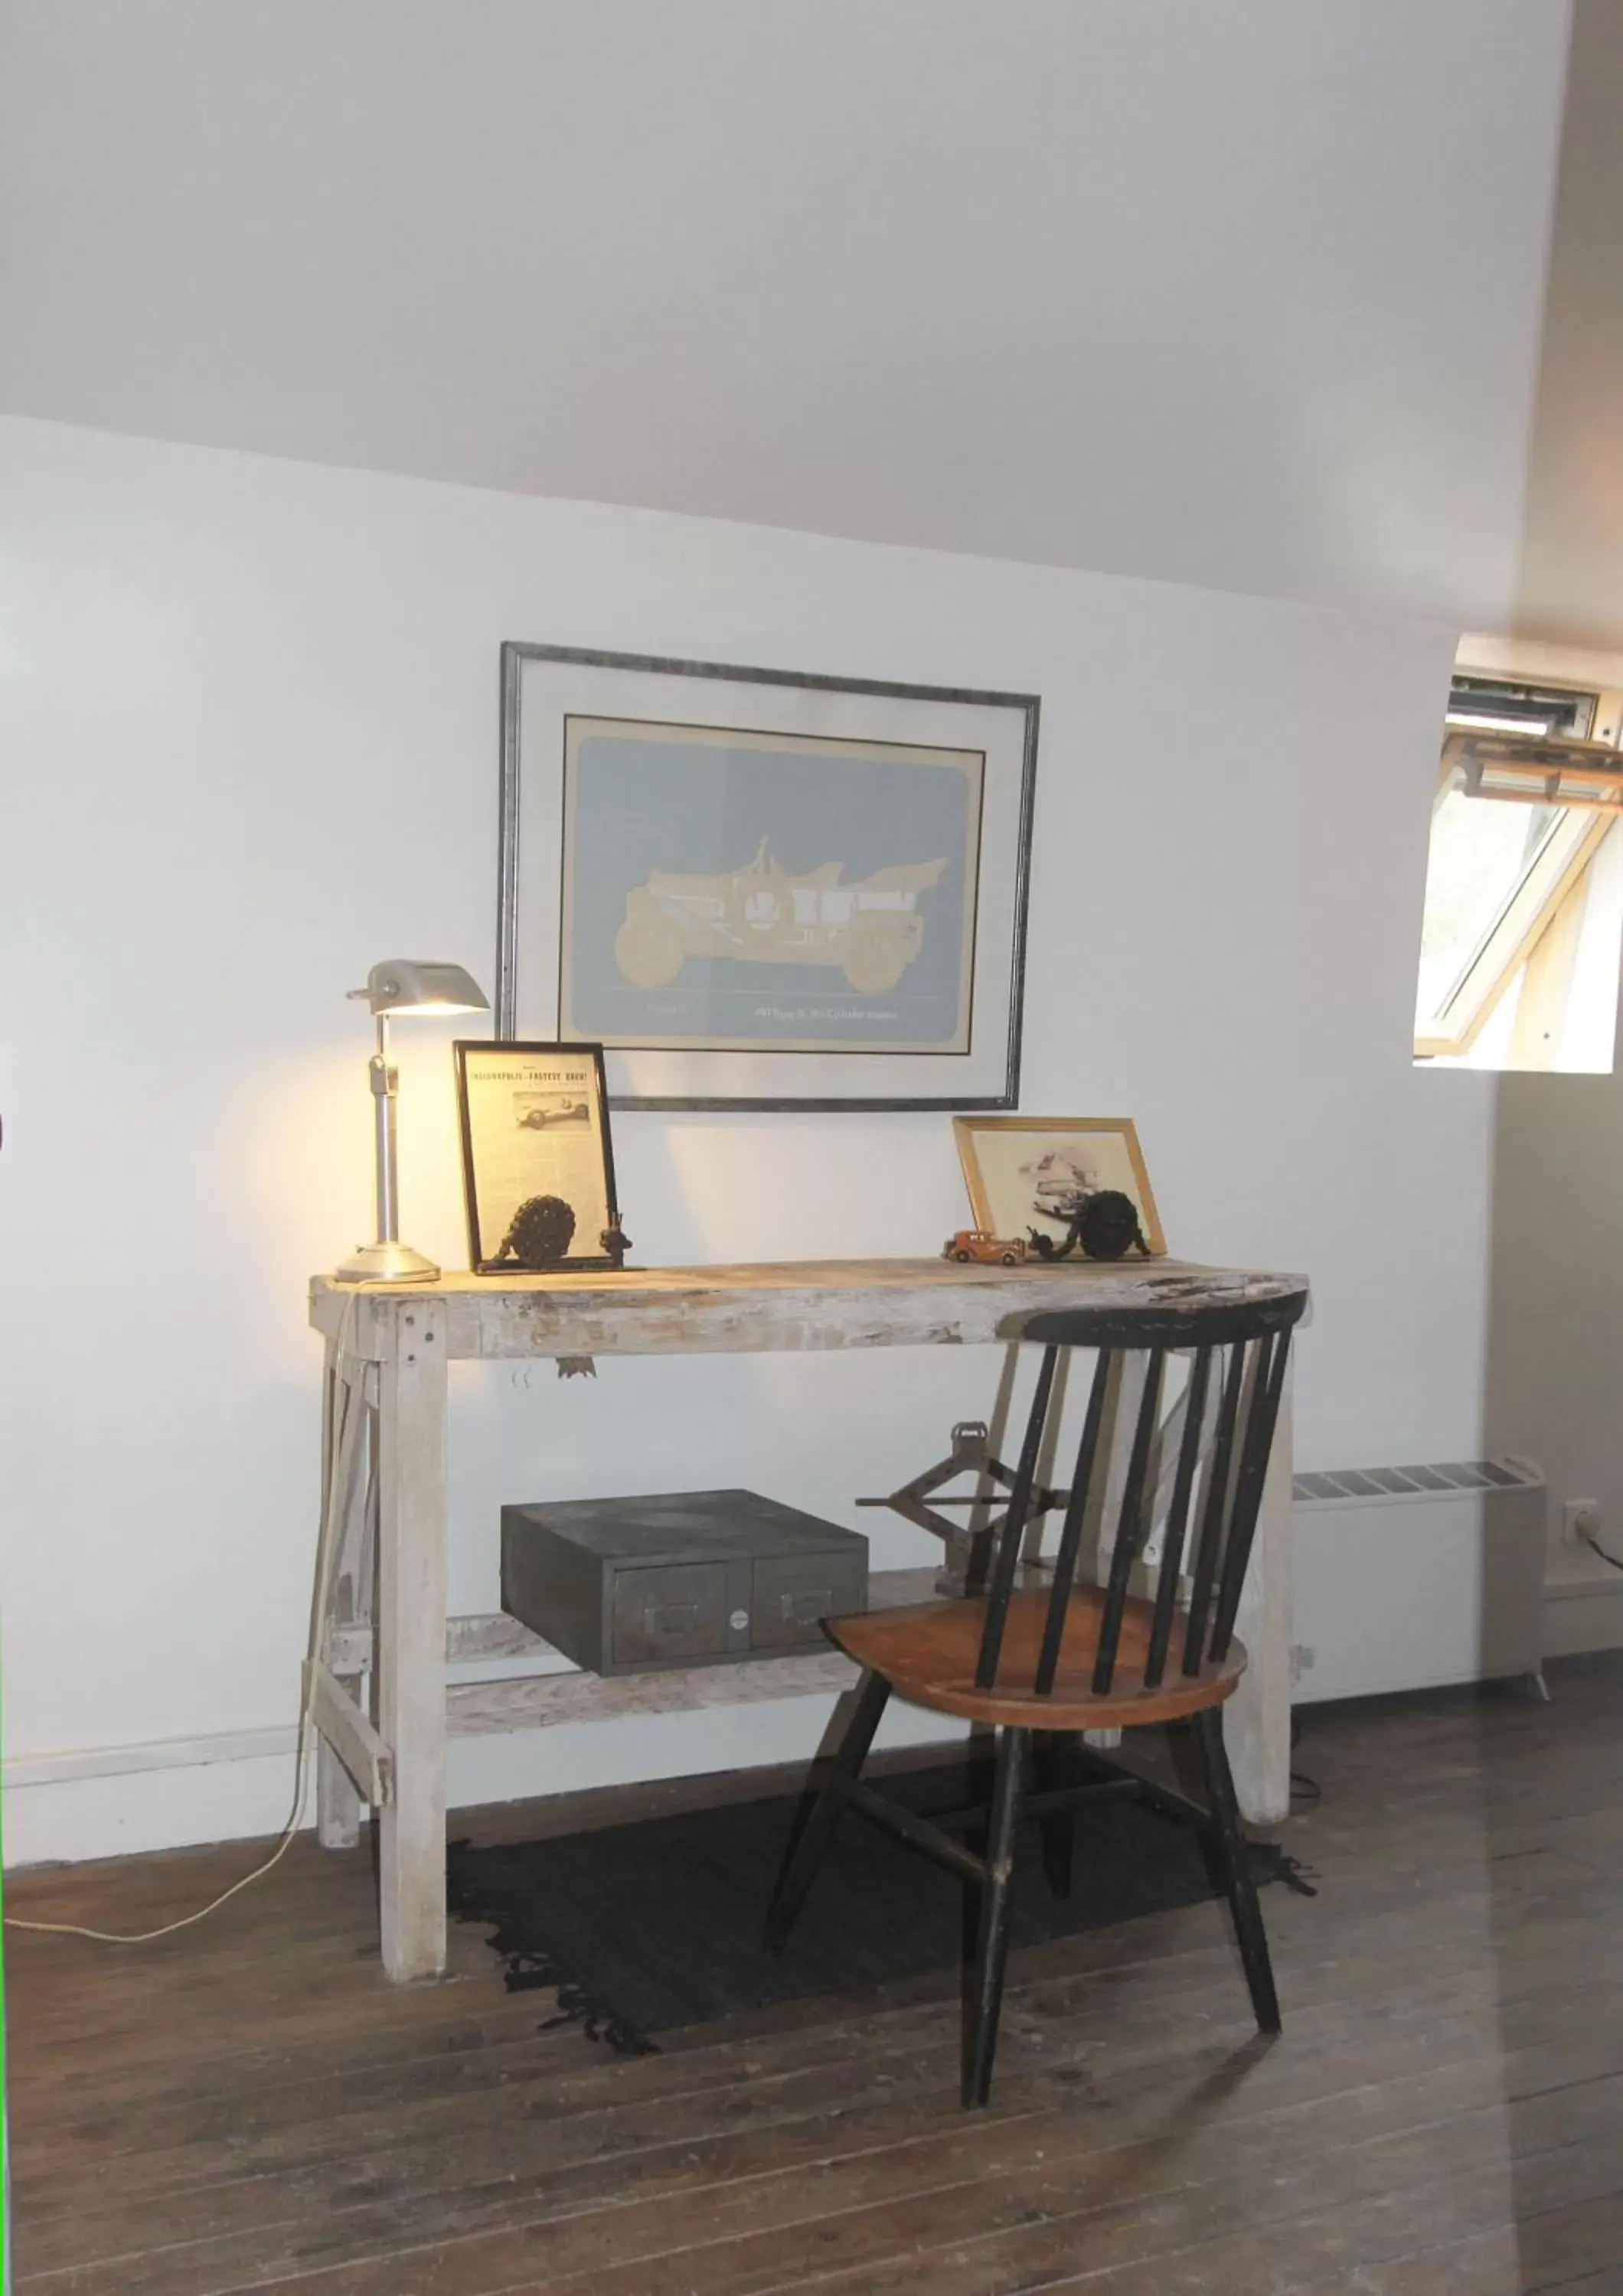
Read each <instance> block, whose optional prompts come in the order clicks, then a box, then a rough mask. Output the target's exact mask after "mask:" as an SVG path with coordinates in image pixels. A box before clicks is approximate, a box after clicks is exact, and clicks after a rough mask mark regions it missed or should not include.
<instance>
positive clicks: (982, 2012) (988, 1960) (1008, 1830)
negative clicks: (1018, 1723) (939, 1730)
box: [963, 1729, 1031, 2105]
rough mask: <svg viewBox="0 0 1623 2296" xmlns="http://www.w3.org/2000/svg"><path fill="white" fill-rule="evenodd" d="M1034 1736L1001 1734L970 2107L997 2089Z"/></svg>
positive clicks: (967, 2066) (971, 2038)
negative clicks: (1012, 1900)
mask: <svg viewBox="0 0 1623 2296" xmlns="http://www.w3.org/2000/svg"><path fill="white" fill-rule="evenodd" d="M1030 1737H1031V1733H1030V1732H1029V1731H1028V1730H1007V1729H1006V1730H1003V1731H1001V1732H1000V1734H999V1737H998V1761H997V1775H996V1778H995V1780H994V1782H993V1789H992V1820H991V1824H990V1825H989V1827H988V1829H987V1835H986V1881H985V1887H984V1889H983V1890H982V1893H981V1923H980V1936H979V1938H978V1939H977V1940H976V1950H975V1978H974V1984H975V1991H974V1997H973V1999H972V2001H971V2004H970V2017H969V2030H968V2048H967V2049H966V2051H965V2054H964V2087H963V2098H964V2103H966V2104H967V2105H981V2104H985V2102H986V2100H987V2098H988V2097H989V2096H990V2095H991V2093H992V2061H993V2056H994V2055H995V2054H996V2053H997V2046H998V2015H999V2013H1000V2011H1001V2008H1002V2006H1003V1971H1004V1967H1005V1965H1006V1964H1007V1962H1008V1959H1009V1877H1010V1874H1011V1872H1012V1870H1013V1866H1014V1846H1015V1830H1016V1828H1017V1825H1019V1822H1020V1785H1021V1780H1022V1778H1023V1776H1024V1774H1025V1769H1026V1758H1027V1755H1028V1752H1029V1751H1030V1749H1029V1741H1030Z"/></svg>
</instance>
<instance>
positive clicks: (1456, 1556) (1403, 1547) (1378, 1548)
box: [1291, 1458, 1545, 1705]
mask: <svg viewBox="0 0 1623 2296" xmlns="http://www.w3.org/2000/svg"><path fill="white" fill-rule="evenodd" d="M1291 1493H1292V1497H1293V1499H1294V1502H1295V1505H1294V1507H1293V1510H1292V1513H1293V1516H1294V1521H1295V1531H1296V1535H1295V1541H1294V1547H1295V1552H1294V1556H1293V1568H1294V1578H1293V1587H1294V1592H1293V1616H1294V1627H1293V1631H1292V1636H1291V1639H1292V1641H1293V1643H1294V1644H1295V1646H1296V1647H1295V1650H1294V1652H1293V1653H1292V1656H1293V1662H1294V1672H1295V1676H1296V1688H1295V1692H1294V1693H1293V1694H1294V1696H1295V1698H1296V1699H1297V1701H1298V1703H1301V1704H1304V1705H1305V1704H1308V1703H1310V1702H1314V1701H1316V1700H1319V1699H1324V1698H1362V1697H1367V1696H1369V1695H1370V1694H1371V1693H1374V1692H1378V1691H1387V1690H1423V1689H1429V1688H1430V1687H1432V1686H1433V1685H1437V1684H1440V1683H1446V1682H1479V1681H1489V1680H1492V1679H1493V1678H1494V1677H1497V1676H1503V1675H1516V1674H1526V1675H1536V1674H1537V1673H1538V1671H1539V1668H1540V1665H1541V1663H1542V1659H1543V1649H1542V1644H1541V1628H1542V1624H1543V1612H1544V1576H1545V1479H1544V1476H1543V1475H1542V1474H1541V1473H1540V1472H1539V1470H1538V1469H1537V1468H1536V1467H1535V1466H1533V1465H1532V1464H1530V1463H1529V1462H1528V1460H1526V1459H1511V1458H1504V1459H1474V1460H1469V1461H1464V1462H1461V1463H1457V1464H1446V1465H1440V1466H1429V1467H1344V1468H1339V1469H1337V1470H1336V1471H1335V1472H1333V1473H1324V1474H1311V1475H1298V1476H1297V1477H1296V1478H1295V1480H1294V1481H1293V1483H1292V1486H1291Z"/></svg>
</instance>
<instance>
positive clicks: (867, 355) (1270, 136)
mask: <svg viewBox="0 0 1623 2296" xmlns="http://www.w3.org/2000/svg"><path fill="white" fill-rule="evenodd" d="M1567 37H1568V12H1567V9H1566V7H1565V6H1564V5H1563V4H1561V0H1535V4H1529V0H1424V4H1421V5H1416V4H1415V0H1357V4H1355V5H1349V4H1347V0H1131V4H1128V0H995V4H992V0H477V4H469V0H140V4H138V5H132V4H130V0H8V4H7V6H6V8H5V10H4V29H3V33H0V38H3V41H4V49H3V52H0V234H3V240H0V410H4V411H9V412H12V413H21V414H39V415H46V416H53V417H57V418H60V419H62V420H65V421H68V422H83V423H90V424H95V425H99V426H103V427H106V428H110V429H113V430H130V431H136V432H142V433H147V434H152V435H157V436H160V437H164V438H170V439H185V440H191V441H198V442H202V443H211V444H218V445H228V446H235V447H251V448H257V449H261V450H263V451H266V452H268V453H272V454H277V455H299V456H305V457H309V458H312V459H315V460H317V461H324V462H330V463H346V464H355V465H360V466H369V467H374V468H381V469H384V470H389V471H407V472H413V473H416V474H419V475H423V476H427V477H433V478H442V479H451V480H465V481H471V482H473V483H475V484H478V485H482V486H489V487H500V488H514V489H518V490H523V491H534V492H541V493H549V494H558V495H569V496H594V497H598V498H601V499H605V500H608V501H612V502H622V503H636V504H647V505H650V506H655V507H662V508H668V509H672V510H680V511H692V512H708V513H713V514H718V515H722V516H728V517H734V518H741V519H748V520H755V521H764V522H767V523H770V524H774V525H779V526H793V527H801V528H807V529H814V530H819V531H822V532H827V533H835V534H840V535H848V536H857V537H869V538H875V539H883V540H889V541H902V542H910V543H920V544H927V545H941V546H944V547H948V548H952V549H959V550H968V551H978V552H986V553H994V554H999V555H1004V556H1009V557H1013V558H1018V559H1026V560H1034V561H1038V562H1052V563H1059V564H1066V565H1075V566H1086V567H1092V568H1097V569H1101V570H1114V571H1122V572H1130V573H1136V574H1143V575H1150V576H1157V577H1161V578H1171V579H1178V580H1183V581H1190V582H1196V583H1202V584H1207V585H1211V586H1218V587H1227V588H1235V589H1244V590H1254V591H1262V592H1269V593H1273V594H1281V595H1287V596H1297V597H1302V598H1307V599H1322V600H1338V601H1351V602H1354V603H1363V604H1368V605H1371V606H1375V607H1391V608H1396V609H1399V610H1401V611H1408V612H1420V613H1425V614H1432V615H1436V616H1438V617H1439V618H1444V619H1453V620H1455V621H1458V622H1461V623H1469V624H1473V625H1476V626H1483V625H1487V626H1488V627H1493V626H1495V625H1497V624H1498V623H1500V622H1501V621H1502V620H1503V619H1504V616H1505V613H1506V612H1507V611H1508V608H1509V604H1510V602H1511V601H1512V598H1513V597H1514V595H1515V592H1516V586H1517V580H1518V550H1519V543H1520V530H1521V519H1522V499H1521V487H1522V479H1523V474H1524V469H1525V462H1526V451H1527V442H1528V423H1529V417H1530V411H1531V403H1532V392H1533V380H1534V374H1535V371H1536V352H1537V343H1538V333H1539V320H1540V310H1541V300H1542V293H1543V281H1544V263H1545V246H1546V240H1547V234H1548V228H1549V220H1550V208H1551V197H1552V185H1553V178H1554V155H1555V145H1556V135H1557V128H1558V120H1559V115H1560V108H1561V83H1562V76H1563V71H1564V68H1565V61H1566V49H1567Z"/></svg>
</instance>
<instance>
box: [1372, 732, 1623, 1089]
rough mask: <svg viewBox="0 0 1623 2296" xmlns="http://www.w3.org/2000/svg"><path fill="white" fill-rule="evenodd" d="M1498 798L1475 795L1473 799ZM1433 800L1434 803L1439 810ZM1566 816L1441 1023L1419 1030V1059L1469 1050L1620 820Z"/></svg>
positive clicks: (1596, 811) (1577, 812)
mask: <svg viewBox="0 0 1623 2296" xmlns="http://www.w3.org/2000/svg"><path fill="white" fill-rule="evenodd" d="M1453 787H1454V776H1453V775H1452V774H1449V775H1446V777H1445V781H1444V785H1443V787H1442V788H1441V789H1440V790H1439V791H1438V799H1437V803H1438V804H1439V805H1440V804H1441V802H1442V800H1443V799H1444V798H1445V797H1446V796H1447V795H1448V793H1449V791H1450V790H1451V789H1452V788H1453ZM1495 801H1496V800H1494V799H1485V798H1476V799H1471V802H1472V803H1475V804H1479V805H1480V804H1490V803H1494V802H1495ZM1435 809H1436V808H1435V807H1434V808H1433V810H1434V812H1435ZM1561 813H1562V814H1563V816H1565V817H1564V819H1562V820H1561V822H1559V823H1558V824H1556V826H1555V828H1554V830H1553V832H1552V833H1551V835H1550V836H1549V838H1548V839H1547V840H1545V844H1544V846H1543V847H1542V848H1541V849H1540V850H1539V851H1538V852H1537V853H1536V854H1535V855H1534V857H1533V858H1532V860H1531V861H1530V862H1529V863H1528V866H1527V869H1526V870H1525V871H1524V873H1523V874H1522V877H1521V880H1520V882H1519V883H1518V884H1517V885H1516V886H1515V887H1514V888H1513V889H1512V891H1511V893H1510V895H1509V896H1508V898H1506V900H1505V902H1504V906H1503V907H1502V908H1501V910H1500V912H1499V914H1498V917H1497V918H1496V920H1495V922H1494V924H1493V925H1492V927H1491V928H1490V929H1489V931H1488V932H1487V934H1486V936H1485V937H1484V939H1483V941H1482V943H1481V946H1480V947H1479V949H1478V950H1477V953H1476V955H1474V956H1473V957H1472V959H1471V963H1470V964H1468V965H1467V966H1466V968H1465V971H1464V972H1462V974H1461V976H1460V978H1459V980H1457V981H1456V982H1455V984H1454V988H1453V989H1452V990H1451V991H1450V992H1449V996H1448V1001H1447V1003H1446V1005H1444V1007H1443V1009H1442V1011H1441V1013H1437V1014H1434V1015H1433V1016H1432V1019H1433V1021H1440V1022H1441V1024H1442V1026H1441V1028H1440V1029H1437V1030H1434V1032H1433V1033H1429V1034H1422V1033H1421V1029H1420V1028H1419V1026H1418V1025H1417V1026H1416V1029H1415V1032H1414V1057H1415V1059H1416V1060H1438V1059H1449V1058H1457V1057H1458V1056H1459V1055H1460V1054H1463V1053H1468V1052H1470V1050H1471V1046H1473V1045H1474V1044H1475V1043H1476V1041H1477V1038H1478V1037H1479V1036H1480V1035H1481V1033H1482V1031H1483V1029H1485V1028H1486V1027H1487V1023H1488V1021H1490V1020H1491V1019H1492V1017H1493V1014H1494V1012H1495V1008H1496V1007H1497V1005H1498V1004H1499V1001H1500V999H1501V998H1502V997H1503V996H1504V993H1505V991H1506V989H1507V988H1509V987H1510V985H1511V983H1512V980H1514V979H1515V977H1516V975H1517V973H1518V972H1520V968H1521V966H1522V965H1523V964H1525V963H1526V961H1527V959H1528V957H1529V956H1530V955H1532V953H1533V951H1534V950H1535V949H1536V947H1537V946H1538V944H1539V942H1540V941H1541V940H1542V939H1543V938H1544V936H1545V933H1546V932H1547V931H1548V930H1549V928H1550V926H1551V925H1552V924H1553V922H1554V920H1555V917H1556V915H1557V914H1558V913H1559V911H1560V909H1561V906H1562V904H1563V902H1565V901H1566V900H1567V898H1569V895H1570V894H1571V893H1572V892H1573V891H1574V890H1575V889H1576V888H1577V886H1578V884H1579V883H1581V881H1582V880H1583V878H1584V875H1585V873H1586V871H1587V869H1588V867H1589V865H1590V863H1591V862H1592V861H1593V860H1594V857H1595V855H1596V853H1597V852H1598V851H1599V850H1600V848H1601V844H1602V840H1604V838H1605V837H1606V835H1607V833H1608V832H1609V831H1610V830H1611V827H1612V825H1613V824H1614V823H1615V822H1616V821H1617V820H1618V818H1619V815H1618V810H1617V808H1615V807H1607V808H1595V807H1586V806H1572V805H1565V806H1562V807H1561Z"/></svg>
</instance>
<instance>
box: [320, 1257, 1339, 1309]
mask: <svg viewBox="0 0 1623 2296" xmlns="http://www.w3.org/2000/svg"><path fill="white" fill-rule="evenodd" d="M1304 1283H1306V1277H1305V1276H1301V1275H1276V1274H1271V1273H1269V1272H1267V1271H1265V1270H1263V1269H1258V1268H1244V1267H1206V1266H1203V1265H1201V1264H1200V1263H1199V1261H1196V1260H1189V1259H1168V1258H1167V1257H1166V1256H1165V1255H1164V1254H1163V1255H1162V1256H1160V1257H1158V1258H1157V1257H1152V1258H1149V1259H1145V1258H1143V1257H1142V1256H1141V1254H1138V1253H1134V1254H1133V1256H1132V1257H1131V1258H1129V1259H1062V1260H1043V1259H1029V1260H1026V1261H1025V1262H1024V1263H1023V1264H1022V1265H1021V1266H1020V1267H976V1266H970V1267H964V1266H961V1265H960V1263H959V1262H958V1261H956V1260H949V1259H763V1260H750V1261H743V1262H737V1263H733V1264H728V1263H725V1262H722V1263H718V1264H716V1265H714V1266H706V1267H622V1268H613V1267H582V1268H572V1269H567V1270H560V1271H557V1272H556V1273H535V1274H530V1273H525V1272H522V1271H520V1270H519V1269H516V1268H515V1269H513V1270H512V1271H511V1272H508V1271H506V1270H504V1271H503V1273H502V1274H501V1275H471V1274H469V1273H468V1272H466V1271H465V1270H462V1269H452V1270H451V1271H449V1273H448V1274H446V1275H441V1276H439V1277H438V1278H436V1280H435V1281H434V1282H433V1283H361V1284H355V1283H339V1282H338V1281H337V1280H336V1278H334V1277H333V1276H330V1275H315V1276H312V1277H311V1279H310V1289H311V1292H312V1293H313V1294H315V1293H320V1292H332V1293H334V1294H335V1295H336V1296H338V1297H340V1298H342V1297H343V1296H344V1295H345V1294H346V1293H348V1292H360V1293H362V1294H364V1295H365V1296H367V1297H369V1298H377V1299H390V1298H395V1299H406V1298H411V1299H416V1300H425V1299H427V1300H432V1299H457V1300H491V1299H501V1298H507V1299H513V1300H537V1299H549V1298H564V1299H570V1300H575V1301H577V1302H579V1301H581V1300H583V1299H585V1298H588V1297H589V1298H591V1299H593V1300H597V1301H599V1302H601V1303H602V1304H603V1305H605V1306H607V1305H609V1304H610V1303H611V1302H613V1303H616V1304H619V1305H621V1306H629V1305H630V1304H632V1303H633V1302H636V1301H638V1300H655V1299H657V1300H660V1301H661V1302H662V1303H668V1302H669V1301H670V1300H671V1295H672V1294H673V1293H679V1292H687V1293H692V1292H703V1293H705V1294H713V1293H715V1292H742V1293H756V1292H894V1291H898V1290H905V1291H927V1292H943V1291H952V1290H955V1289H957V1288H959V1287H960V1286H964V1287H968V1288H970V1289H972V1290H975V1291H982V1292H985V1291H990V1292H1003V1293H1006V1294H1008V1295H1009V1296H1010V1297H1026V1296H1028V1295H1030V1294H1031V1293H1032V1292H1035V1291H1041V1292H1042V1294H1043V1298H1044V1302H1045V1304H1046V1301H1047V1299H1048V1296H1049V1294H1050V1292H1053V1293H1054V1294H1055V1295H1056V1296H1058V1297H1059V1298H1062V1299H1065V1300H1075V1301H1078V1302H1086V1303H1087V1304H1089V1305H1100V1306H1107V1305H1110V1306H1113V1305H1115V1304H1116V1302H1117V1301H1118V1300H1119V1301H1123V1302H1125V1301H1128V1300H1132V1301H1133V1302H1134V1303H1138V1302H1143V1303H1144V1304H1146V1305H1148V1304H1149V1303H1150V1302H1151V1301H1154V1300H1166V1299H1168V1298H1175V1299H1176V1300H1178V1301H1179V1302H1180V1304H1182V1303H1184V1302H1186V1301H1190V1300H1195V1299H1197V1298H1200V1297H1209V1298H1211V1299H1212V1300H1225V1301H1232V1300H1273V1299H1277V1298H1279V1297H1280V1296H1281V1294H1282V1293H1284V1292H1297V1291H1300V1290H1301V1288H1302V1286H1303V1285H1304Z"/></svg>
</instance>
